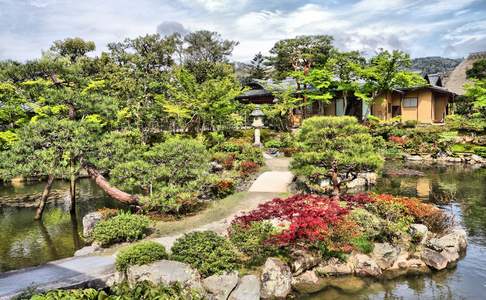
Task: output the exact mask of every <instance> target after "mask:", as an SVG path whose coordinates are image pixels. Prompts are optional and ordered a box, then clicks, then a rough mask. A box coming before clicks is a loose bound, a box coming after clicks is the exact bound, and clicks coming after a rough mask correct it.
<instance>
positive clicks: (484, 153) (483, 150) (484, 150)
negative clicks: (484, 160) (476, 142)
mask: <svg viewBox="0 0 486 300" xmlns="http://www.w3.org/2000/svg"><path fill="white" fill-rule="evenodd" d="M473 151H474V154H476V155H479V156H481V157H486V147H485V146H476V147H474V148H473Z"/></svg>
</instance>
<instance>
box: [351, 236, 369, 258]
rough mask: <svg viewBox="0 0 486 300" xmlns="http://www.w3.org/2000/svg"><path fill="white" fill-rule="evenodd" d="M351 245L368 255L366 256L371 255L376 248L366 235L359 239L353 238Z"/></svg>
mask: <svg viewBox="0 0 486 300" xmlns="http://www.w3.org/2000/svg"><path fill="white" fill-rule="evenodd" d="M351 244H352V245H353V247H354V248H356V249H357V250H358V251H359V252H362V253H366V254H367V253H371V252H372V251H373V248H374V244H373V242H372V241H371V240H370V239H368V238H367V237H366V236H365V235H361V236H359V237H356V238H353V239H352V240H351Z"/></svg>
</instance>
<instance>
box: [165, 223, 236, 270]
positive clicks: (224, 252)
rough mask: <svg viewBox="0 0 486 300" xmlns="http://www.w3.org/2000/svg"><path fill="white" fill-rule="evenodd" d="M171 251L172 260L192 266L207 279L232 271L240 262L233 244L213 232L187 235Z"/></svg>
mask: <svg viewBox="0 0 486 300" xmlns="http://www.w3.org/2000/svg"><path fill="white" fill-rule="evenodd" d="M171 251H172V255H171V258H172V259H174V260H177V261H180V262H184V263H188V264H190V265H191V266H192V267H193V268H196V269H197V270H199V272H200V273H201V274H202V275H203V276H205V277H206V276H211V275H213V274H221V273H223V272H225V271H232V270H234V269H236V268H237V267H238V265H239V261H240V260H239V255H238V253H237V252H236V250H235V249H234V248H233V246H232V245H231V243H230V242H229V241H228V240H227V239H225V238H224V237H221V236H219V235H217V234H216V233H214V232H212V231H200V232H191V233H188V234H185V235H184V236H183V237H181V238H179V239H177V240H176V242H175V243H174V246H172V249H171Z"/></svg>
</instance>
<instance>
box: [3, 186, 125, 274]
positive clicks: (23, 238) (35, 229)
mask: <svg viewBox="0 0 486 300" xmlns="http://www.w3.org/2000/svg"><path fill="white" fill-rule="evenodd" d="M43 188H44V184H42V183H39V182H36V183H17V184H15V185H4V186H1V185H0V199H3V201H5V199H14V198H16V199H20V198H22V197H27V196H29V195H34V194H39V193H41V192H42V190H43ZM52 191H53V197H51V199H50V200H51V201H50V202H49V203H48V205H47V207H46V210H45V211H44V216H43V220H42V221H34V215H35V208H34V207H22V208H21V207H11V206H2V205H0V241H1V242H0V272H5V271H8V270H12V269H19V268H24V267H30V266H35V265H39V264H42V263H46V262H48V261H51V260H56V259H60V258H65V257H69V256H72V255H73V254H74V251H76V250H77V249H80V248H81V247H83V245H84V244H83V239H82V238H81V235H80V233H81V232H82V222H81V220H82V218H83V216H84V215H86V214H87V213H89V212H91V211H94V210H96V209H98V208H101V207H118V204H117V203H115V202H114V201H113V200H111V199H110V198H108V197H106V196H105V194H104V193H103V191H102V190H100V189H99V188H98V187H97V186H96V185H95V184H94V183H93V182H92V181H90V180H88V179H81V180H79V182H78V186H77V205H76V215H73V216H72V215H71V214H70V213H69V202H70V200H69V183H68V182H65V181H61V180H59V181H56V182H55V183H54V184H53V187H52ZM0 204H1V203H0Z"/></svg>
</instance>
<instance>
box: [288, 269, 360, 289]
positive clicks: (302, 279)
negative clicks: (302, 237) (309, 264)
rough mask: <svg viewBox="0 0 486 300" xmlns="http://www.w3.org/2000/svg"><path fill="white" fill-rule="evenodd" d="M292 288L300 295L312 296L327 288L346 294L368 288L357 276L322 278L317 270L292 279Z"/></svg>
mask: <svg viewBox="0 0 486 300" xmlns="http://www.w3.org/2000/svg"><path fill="white" fill-rule="evenodd" d="M292 287H293V289H294V290H296V291H297V292H299V293H302V294H312V293H316V292H319V291H322V290H323V289H325V288H327V287H334V288H337V289H340V290H343V291H344V292H346V293H356V292H358V291H360V290H361V289H363V288H365V287H366V283H365V281H364V280H363V279H361V278H358V277H355V276H342V277H333V276H330V277H320V276H318V274H317V272H316V271H315V270H310V271H307V272H305V273H303V274H301V275H299V276H296V277H294V278H293V279H292Z"/></svg>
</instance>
